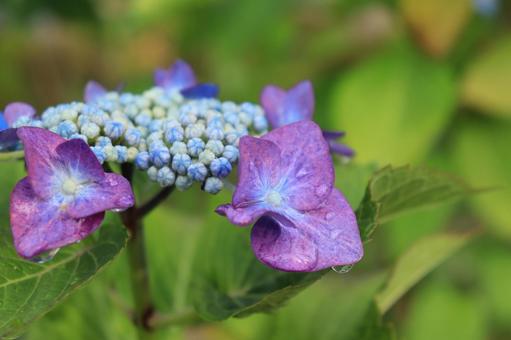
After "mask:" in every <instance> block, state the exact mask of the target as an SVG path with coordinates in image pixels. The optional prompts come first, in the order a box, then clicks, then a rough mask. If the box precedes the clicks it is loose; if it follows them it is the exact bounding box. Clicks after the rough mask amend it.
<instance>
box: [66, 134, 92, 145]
mask: <svg viewBox="0 0 511 340" xmlns="http://www.w3.org/2000/svg"><path fill="white" fill-rule="evenodd" d="M69 139H81V140H83V141H84V142H85V143H88V142H89V140H88V139H87V136H84V135H81V134H79V133H75V134H74V135H71V137H69Z"/></svg>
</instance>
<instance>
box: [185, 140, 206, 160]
mask: <svg viewBox="0 0 511 340" xmlns="http://www.w3.org/2000/svg"><path fill="white" fill-rule="evenodd" d="M186 146H187V147H188V153H189V154H190V155H191V156H192V157H198V156H199V154H200V153H201V152H202V151H204V148H205V147H206V145H205V144H204V142H203V141H202V139H200V138H192V139H190V140H189V141H188V143H187V144H186Z"/></svg>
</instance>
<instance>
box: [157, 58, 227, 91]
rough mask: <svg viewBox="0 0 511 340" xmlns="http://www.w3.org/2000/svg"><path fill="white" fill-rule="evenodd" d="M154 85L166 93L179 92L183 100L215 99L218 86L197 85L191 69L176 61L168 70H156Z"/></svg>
mask: <svg viewBox="0 0 511 340" xmlns="http://www.w3.org/2000/svg"><path fill="white" fill-rule="evenodd" d="M154 83H155V84H156V85H157V86H159V87H162V88H164V89H166V90H167V91H170V92H173V91H179V92H180V93H181V94H182V95H183V96H184V97H185V98H189V99H194V98H215V97H217V96H218V86H217V85H215V84H210V83H202V84H199V83H198V82H197V79H196V77H195V73H194V72H193V69H192V67H191V66H190V65H189V64H188V63H186V62H185V61H184V60H180V59H179V60H177V61H176V62H175V63H174V64H173V65H172V66H171V67H170V68H169V69H157V70H156V71H155V72H154Z"/></svg>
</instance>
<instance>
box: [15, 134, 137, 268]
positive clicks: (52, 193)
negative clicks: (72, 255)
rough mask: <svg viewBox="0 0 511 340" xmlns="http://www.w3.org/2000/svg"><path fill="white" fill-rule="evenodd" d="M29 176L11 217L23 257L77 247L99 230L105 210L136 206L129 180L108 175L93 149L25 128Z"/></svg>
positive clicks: (20, 186)
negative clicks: (80, 241)
mask: <svg viewBox="0 0 511 340" xmlns="http://www.w3.org/2000/svg"><path fill="white" fill-rule="evenodd" d="M17 135H18V137H19V138H20V139H21V140H22V142H23V144H24V147H25V161H26V164H27V172H28V176H27V177H25V178H24V179H23V180H21V181H20V182H18V184H17V186H16V188H15V189H14V191H13V192H12V194H11V205H10V217H11V227H12V233H13V236H14V242H15V245H16V249H17V251H18V253H19V254H20V255H21V256H23V257H26V258H31V257H33V256H36V255H38V254H40V253H42V252H45V251H48V250H51V249H55V248H59V247H62V246H65V245H68V244H70V243H73V242H77V241H79V240H81V239H83V238H85V237H86V236H87V235H89V234H90V233H91V232H93V231H94V230H95V229H96V228H98V227H99V225H100V224H101V221H102V220H103V216H104V212H105V211H106V210H123V209H127V208H129V207H131V206H133V205H134V203H135V199H134V195H133V191H132V189H131V187H130V184H129V183H128V181H127V180H126V179H125V178H124V177H122V176H120V175H117V174H111V173H105V172H104V171H103V169H102V167H101V164H100V163H99V161H98V160H97V158H96V156H95V155H94V153H93V152H92V151H91V149H90V148H89V146H88V145H87V144H86V143H85V142H84V141H82V140H80V139H72V140H69V141H67V140H65V139H64V138H62V137H60V136H59V135H57V134H54V133H53V132H50V131H48V130H45V129H41V128H35V127H21V128H18V129H17Z"/></svg>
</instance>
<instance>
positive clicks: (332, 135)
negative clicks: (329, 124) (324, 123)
mask: <svg viewBox="0 0 511 340" xmlns="http://www.w3.org/2000/svg"><path fill="white" fill-rule="evenodd" d="M345 135H346V132H344V131H326V130H323V137H325V139H326V140H327V141H330V140H336V139H339V138H341V137H344V136H345Z"/></svg>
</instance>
